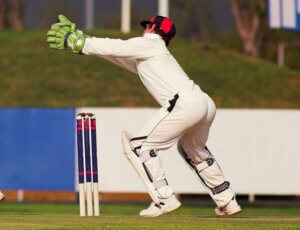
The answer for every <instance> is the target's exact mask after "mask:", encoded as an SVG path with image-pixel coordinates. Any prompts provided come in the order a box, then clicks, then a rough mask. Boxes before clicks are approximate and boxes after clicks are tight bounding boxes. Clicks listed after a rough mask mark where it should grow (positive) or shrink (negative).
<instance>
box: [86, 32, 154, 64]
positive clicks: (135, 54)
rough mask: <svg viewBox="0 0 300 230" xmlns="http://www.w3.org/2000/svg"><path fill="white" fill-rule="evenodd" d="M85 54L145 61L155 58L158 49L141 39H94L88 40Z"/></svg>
mask: <svg viewBox="0 0 300 230" xmlns="http://www.w3.org/2000/svg"><path fill="white" fill-rule="evenodd" d="M83 53H84V54H87V55H98V56H107V57H114V58H128V59H130V58H131V59H144V58H149V57H152V56H154V55H155V54H156V49H155V46H154V45H153V44H150V42H149V41H145V40H144V39H143V38H140V37H138V38H131V39H128V40H122V39H112V38H95V37H93V38H87V39H86V41H85V46H84V48H83Z"/></svg>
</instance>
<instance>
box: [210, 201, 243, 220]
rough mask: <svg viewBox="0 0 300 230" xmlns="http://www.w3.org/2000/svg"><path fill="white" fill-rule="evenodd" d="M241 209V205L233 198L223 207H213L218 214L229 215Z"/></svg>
mask: <svg viewBox="0 0 300 230" xmlns="http://www.w3.org/2000/svg"><path fill="white" fill-rule="evenodd" d="M241 211H242V209H241V206H239V205H238V203H237V201H236V200H235V199H233V200H231V201H230V202H229V203H228V204H227V205H226V206H225V207H223V208H216V209H215V212H216V214H217V215H218V216H230V215H234V214H237V213H239V212H241Z"/></svg>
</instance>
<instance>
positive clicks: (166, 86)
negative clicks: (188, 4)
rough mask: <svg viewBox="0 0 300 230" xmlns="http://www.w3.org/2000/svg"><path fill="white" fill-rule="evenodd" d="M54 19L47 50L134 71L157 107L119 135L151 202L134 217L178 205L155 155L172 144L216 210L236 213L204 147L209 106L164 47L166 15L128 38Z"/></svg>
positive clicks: (169, 31)
mask: <svg viewBox="0 0 300 230" xmlns="http://www.w3.org/2000/svg"><path fill="white" fill-rule="evenodd" d="M58 20H59V22H58V23H56V24H53V25H52V26H51V29H50V30H49V32H48V34H47V36H48V38H47V41H48V43H49V44H50V48H53V49H71V50H72V51H73V52H75V53H79V54H84V55H96V56H99V57H102V58H104V59H106V60H108V61H110V62H112V63H114V64H116V65H118V66H120V67H123V68H125V69H127V70H129V71H131V72H133V73H135V74H137V75H138V76H139V77H140V79H141V81H142V82H143V84H144V85H145V87H146V89H147V90H148V91H149V92H150V94H151V95H152V96H153V97H154V98H155V100H156V101H157V102H158V103H159V104H160V105H161V108H160V109H159V110H158V111H157V112H156V113H155V115H154V116H153V117H152V118H151V119H149V120H148V121H147V122H146V123H145V124H144V125H143V126H142V127H141V129H140V130H139V131H138V132H137V133H135V134H134V135H132V134H130V133H128V132H126V131H124V132H123V133H122V141H123V147H124V153H125V155H126V156H127V158H128V160H129V161H130V163H131V164H132V166H133V167H134V169H135V170H136V172H137V173H138V175H139V176H140V178H141V179H142V181H143V183H144V184H145V187H146V188H147V191H148V193H149V195H150V196H151V198H152V200H153V202H152V203H151V204H150V206H149V208H147V209H145V210H142V211H141V212H140V215H141V216H144V217H155V216H159V215H162V214H164V213H167V212H171V211H173V210H175V209H177V208H179V207H180V206H181V203H180V202H179V201H178V200H177V198H176V197H175V195H174V191H173V189H172V187H171V186H170V185H169V184H168V182H167V179H166V177H165V172H164V169H163V167H162V164H161V162H160V158H159V154H160V152H161V150H165V149H168V148H170V147H171V146H172V145H174V144H175V143H176V142H177V146H178V151H179V153H180V154H181V156H182V157H183V159H184V160H185V161H186V162H187V164H188V165H189V166H190V167H191V169H192V170H193V171H194V172H195V174H196V175H197V177H198V178H199V179H200V181H201V182H202V183H203V184H204V185H205V186H206V187H207V188H208V191H209V194H210V196H211V197H212V199H213V200H214V202H215V203H216V205H217V208H216V209H215V211H216V214H217V215H220V216H222V215H232V214H236V213H238V212H240V211H241V208H240V206H239V205H238V203H237V201H236V199H235V194H234V192H233V191H232V189H231V188H230V184H229V182H228V181H226V180H225V179H224V176H223V173H222V171H221V169H220V167H219V165H218V163H217V161H216V159H215V158H214V156H213V155H212V154H211V152H210V151H209V150H208V148H207V147H206V142H207V139H208V134H209V129H210V126H211V124H212V122H213V120H214V117H215V113H216V107H215V104H214V102H213V101H212V99H211V98H210V97H209V96H208V95H207V94H206V93H204V92H203V91H202V90H201V89H200V87H199V86H198V85H197V84H195V82H194V81H193V80H191V79H190V78H189V77H188V76H187V74H186V73H185V72H184V70H183V69H182V68H181V67H180V65H179V64H178V63H177V61H176V60H175V58H174V57H173V56H172V54H171V53H170V52H169V50H168V48H167V46H168V45H169V44H170V42H171V41H172V40H173V39H174V37H175V34H176V29H175V25H174V23H173V22H172V21H171V19H169V18H166V17H162V16H155V17H152V18H151V19H150V20H149V21H142V22H141V26H142V27H144V28H145V30H144V33H143V36H141V37H135V38H131V39H128V40H121V39H110V38H96V37H90V36H87V35H85V34H83V33H82V32H81V31H80V30H78V29H77V28H76V25H75V24H74V23H72V22H70V21H69V20H68V19H67V18H66V17H64V16H62V15H59V17H58ZM179 173H180V172H179Z"/></svg>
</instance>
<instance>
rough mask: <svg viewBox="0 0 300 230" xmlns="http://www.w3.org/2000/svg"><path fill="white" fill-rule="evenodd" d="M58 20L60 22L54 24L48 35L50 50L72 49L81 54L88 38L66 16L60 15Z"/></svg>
mask: <svg viewBox="0 0 300 230" xmlns="http://www.w3.org/2000/svg"><path fill="white" fill-rule="evenodd" d="M58 20H59V22H58V23H55V24H53V25H52V26H51V29H50V30H49V31H48V33H47V42H48V43H49V46H50V48H51V49H67V48H71V49H72V50H73V52H75V53H81V52H82V49H83V47H84V43H85V39H86V36H85V35H84V34H83V33H82V32H81V31H79V30H76V25H75V24H74V23H72V22H71V21H70V20H68V19H67V18H66V17H65V16H63V15H59V16H58Z"/></svg>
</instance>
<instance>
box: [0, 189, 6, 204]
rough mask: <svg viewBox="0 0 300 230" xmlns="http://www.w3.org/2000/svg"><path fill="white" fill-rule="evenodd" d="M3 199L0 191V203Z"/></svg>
mask: <svg viewBox="0 0 300 230" xmlns="http://www.w3.org/2000/svg"><path fill="white" fill-rule="evenodd" d="M4 198H5V196H4V194H3V193H2V192H1V191H0V202H1V201H3V200H4Z"/></svg>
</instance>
